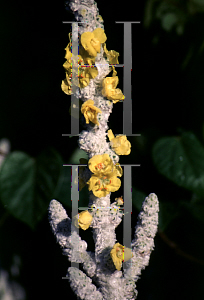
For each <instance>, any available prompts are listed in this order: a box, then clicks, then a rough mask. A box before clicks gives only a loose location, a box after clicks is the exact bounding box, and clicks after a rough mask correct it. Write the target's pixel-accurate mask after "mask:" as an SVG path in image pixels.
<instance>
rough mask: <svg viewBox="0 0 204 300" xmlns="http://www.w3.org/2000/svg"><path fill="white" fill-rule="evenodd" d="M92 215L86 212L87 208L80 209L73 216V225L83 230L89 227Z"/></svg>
mask: <svg viewBox="0 0 204 300" xmlns="http://www.w3.org/2000/svg"><path fill="white" fill-rule="evenodd" d="M92 219H93V217H92V215H91V214H90V213H89V212H88V210H85V211H82V212H81V213H80V214H78V215H76V216H74V220H75V222H74V225H75V226H76V227H77V228H79V227H80V228H81V229H83V230H86V229H88V228H89V226H90V225H91V222H92Z"/></svg>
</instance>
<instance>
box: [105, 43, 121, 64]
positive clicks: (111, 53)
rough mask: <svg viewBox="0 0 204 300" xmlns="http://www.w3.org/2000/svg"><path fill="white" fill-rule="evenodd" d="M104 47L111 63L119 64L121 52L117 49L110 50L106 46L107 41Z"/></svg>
mask: <svg viewBox="0 0 204 300" xmlns="http://www.w3.org/2000/svg"><path fill="white" fill-rule="evenodd" d="M103 49H104V52H105V55H106V57H107V59H108V60H109V62H110V64H119V61H118V56H119V55H120V54H119V53H118V52H116V51H115V50H110V51H108V50H107V48H106V43H104V46H103Z"/></svg>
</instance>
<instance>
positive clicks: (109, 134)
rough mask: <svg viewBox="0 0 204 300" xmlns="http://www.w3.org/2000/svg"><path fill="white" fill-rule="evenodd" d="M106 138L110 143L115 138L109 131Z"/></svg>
mask: <svg viewBox="0 0 204 300" xmlns="http://www.w3.org/2000/svg"><path fill="white" fill-rule="evenodd" d="M108 138H109V140H110V141H111V140H112V139H114V138H115V136H114V134H113V132H112V130H111V129H109V130H108Z"/></svg>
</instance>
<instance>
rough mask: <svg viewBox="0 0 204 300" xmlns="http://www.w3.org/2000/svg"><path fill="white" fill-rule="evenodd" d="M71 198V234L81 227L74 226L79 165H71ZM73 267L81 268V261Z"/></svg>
mask: <svg viewBox="0 0 204 300" xmlns="http://www.w3.org/2000/svg"><path fill="white" fill-rule="evenodd" d="M71 200H72V230H71V234H72V233H73V232H74V231H76V232H77V233H78V234H79V228H76V227H75V226H74V216H76V215H78V200H79V191H78V166H72V167H71ZM71 267H75V268H78V269H79V263H73V262H72V263H71Z"/></svg>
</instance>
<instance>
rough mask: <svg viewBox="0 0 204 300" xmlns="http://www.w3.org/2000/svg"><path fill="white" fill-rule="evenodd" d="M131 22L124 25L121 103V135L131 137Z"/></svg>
mask: <svg viewBox="0 0 204 300" xmlns="http://www.w3.org/2000/svg"><path fill="white" fill-rule="evenodd" d="M131 25H132V24H131V22H126V23H125V24H124V77H123V78H124V82H123V90H124V94H125V100H124V103H123V134H125V135H127V136H130V135H132V85H131V71H132V32H131Z"/></svg>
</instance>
